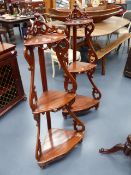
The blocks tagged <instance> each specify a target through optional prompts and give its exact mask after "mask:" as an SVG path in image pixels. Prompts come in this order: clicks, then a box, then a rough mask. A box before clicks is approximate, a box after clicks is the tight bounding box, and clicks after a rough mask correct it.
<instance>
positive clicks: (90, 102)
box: [63, 95, 100, 119]
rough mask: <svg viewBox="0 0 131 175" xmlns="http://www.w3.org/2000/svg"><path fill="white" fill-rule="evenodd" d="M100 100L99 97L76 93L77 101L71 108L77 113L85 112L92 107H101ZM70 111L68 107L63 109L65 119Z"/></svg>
mask: <svg viewBox="0 0 131 175" xmlns="http://www.w3.org/2000/svg"><path fill="white" fill-rule="evenodd" d="M99 104H100V101H99V100H97V99H93V98H91V97H86V96H83V95H76V99H75V103H73V105H72V107H71V109H72V111H73V112H75V113H76V114H81V113H83V112H86V111H88V110H89V109H91V108H95V109H97V108H98V107H99ZM67 115H68V111H67V110H66V109H64V110H63V116H64V117H65V119H66V118H67Z"/></svg>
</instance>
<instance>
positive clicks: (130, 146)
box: [99, 135, 131, 156]
mask: <svg viewBox="0 0 131 175" xmlns="http://www.w3.org/2000/svg"><path fill="white" fill-rule="evenodd" d="M117 151H123V153H124V154H125V155H126V156H130V155H131V135H129V136H128V137H127V141H126V142H125V144H117V145H115V146H113V147H112V148H110V149H104V148H101V149H100V150H99V152H100V153H102V154H111V153H115V152H117Z"/></svg>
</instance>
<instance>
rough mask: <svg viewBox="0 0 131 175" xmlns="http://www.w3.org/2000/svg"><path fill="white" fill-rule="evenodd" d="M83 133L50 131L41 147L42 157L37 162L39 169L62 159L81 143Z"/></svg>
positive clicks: (62, 130) (61, 130) (59, 130)
mask: <svg viewBox="0 0 131 175" xmlns="http://www.w3.org/2000/svg"><path fill="white" fill-rule="evenodd" d="M83 137H84V133H83V132H76V131H74V130H64V129H50V130H49V132H48V135H47V137H46V139H45V141H44V145H43V147H42V155H41V156H40V158H39V160H38V164H39V166H40V167H44V166H46V165H47V164H49V163H51V162H53V161H56V160H58V159H60V158H63V157H64V156H65V155H66V154H67V153H69V152H70V151H71V150H72V149H73V148H75V146H76V145H77V144H78V143H80V142H81V141H82V139H83Z"/></svg>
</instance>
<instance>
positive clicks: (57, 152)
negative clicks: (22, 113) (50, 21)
mask: <svg viewBox="0 0 131 175" xmlns="http://www.w3.org/2000/svg"><path fill="white" fill-rule="evenodd" d="M44 44H47V46H48V47H49V48H53V50H54V51H55V52H56V55H57V57H58V60H59V62H60V65H61V67H62V68H63V70H64V72H65V74H66V76H67V77H68V78H69V79H70V82H71V85H72V88H71V89H67V91H58V90H48V85H47V77H46V65H45V57H44V48H43V45H44ZM24 45H25V51H24V56H25V58H26V60H27V62H28V64H29V70H30V71H31V83H30V97H29V103H30V107H31V109H32V112H33V115H34V119H35V120H36V122H37V142H36V154H35V155H36V159H37V161H38V164H39V166H41V167H44V166H45V165H47V164H48V163H51V162H52V161H55V160H57V159H59V158H62V157H64V156H65V155H66V154H67V153H68V152H70V151H71V150H72V149H73V148H74V147H75V146H76V145H77V144H78V143H79V142H81V141H82V139H83V136H84V135H83V134H84V132H83V131H84V129H85V126H84V124H83V123H82V122H81V121H80V120H79V119H78V118H77V116H76V115H75V114H74V113H73V111H72V109H71V106H72V104H73V103H74V101H75V97H76V94H75V91H76V88H77V84H76V81H75V79H74V78H73V76H72V75H71V74H70V73H69V71H68V70H67V64H66V63H67V60H68V56H67V51H68V48H69V42H68V40H67V38H66V36H65V35H64V31H61V32H60V31H59V30H58V29H56V28H55V27H53V28H50V27H48V25H47V24H46V23H44V22H42V21H39V20H38V16H36V19H35V22H34V24H33V26H32V27H31V28H30V29H29V30H28V36H27V40H26V41H25V44H24ZM35 48H38V55H39V65H40V75H41V82H42V89H43V92H42V95H41V96H40V97H39V98H38V97H37V90H36V88H35V56H34V49H35ZM35 51H36V50H35ZM61 109H66V110H67V111H68V112H69V114H70V115H71V117H72V118H73V122H74V130H64V129H53V128H52V126H51V118H50V117H51V116H50V112H57V111H59V110H61ZM41 115H45V116H46V117H47V125H48V136H47V138H46V139H45V142H44V145H43V147H42V144H41V139H40V116H41Z"/></svg>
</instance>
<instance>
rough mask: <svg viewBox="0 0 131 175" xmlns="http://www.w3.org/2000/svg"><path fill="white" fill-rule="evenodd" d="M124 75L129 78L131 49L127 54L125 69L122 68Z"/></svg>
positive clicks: (130, 73) (130, 75)
mask: <svg viewBox="0 0 131 175" xmlns="http://www.w3.org/2000/svg"><path fill="white" fill-rule="evenodd" d="M124 75H125V76H126V77H129V78H131V49H130V51H129V53H128V58H127V61H126V65H125V68H124Z"/></svg>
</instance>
